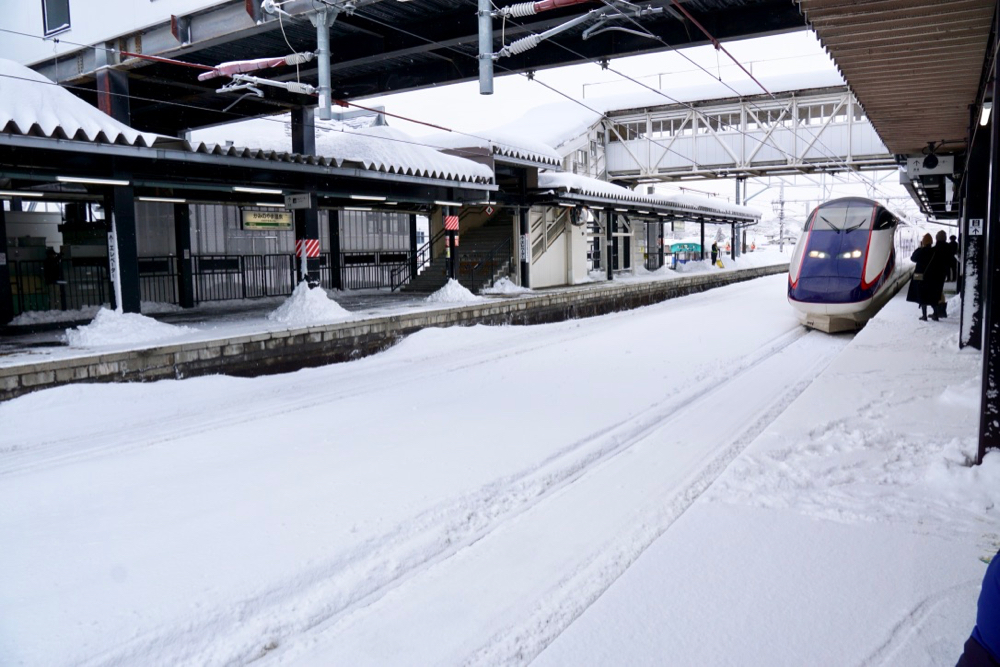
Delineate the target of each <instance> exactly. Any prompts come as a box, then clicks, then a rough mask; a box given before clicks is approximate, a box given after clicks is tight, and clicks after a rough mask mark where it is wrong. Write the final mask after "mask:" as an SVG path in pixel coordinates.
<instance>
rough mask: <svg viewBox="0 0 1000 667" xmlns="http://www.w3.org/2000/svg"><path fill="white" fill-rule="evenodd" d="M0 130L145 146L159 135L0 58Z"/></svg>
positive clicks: (27, 69)
mask: <svg viewBox="0 0 1000 667" xmlns="http://www.w3.org/2000/svg"><path fill="white" fill-rule="evenodd" d="M0 131H2V132H8V133H15V134H24V135H29V136H41V137H51V138H55V139H73V140H76V141H92V142H101V143H106V144H126V145H129V146H145V147H149V146H152V145H153V144H154V143H156V142H157V141H158V140H159V139H161V138H162V137H160V135H157V134H153V133H151V132H139V131H138V130H134V129H132V128H131V127H129V126H128V125H125V124H124V123H120V122H118V121H117V120H115V119H114V118H112V117H111V116H108V115H107V114H105V113H104V112H102V111H101V110H100V109H97V108H95V107H92V106H91V105H89V104H87V103H86V102H84V101H83V100H81V99H80V98H79V97H77V96H76V95H74V94H73V93H71V92H69V91H68V90H65V89H63V88H61V87H60V86H58V85H56V84H55V83H53V82H52V81H49V80H48V79H46V78H45V77H44V76H42V75H41V74H38V73H37V72H35V71H34V70H31V69H29V68H27V67H25V66H23V65H19V64H17V63H15V62H13V61H10V60H3V59H0Z"/></svg>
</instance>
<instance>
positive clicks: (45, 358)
mask: <svg viewBox="0 0 1000 667" xmlns="http://www.w3.org/2000/svg"><path fill="white" fill-rule="evenodd" d="M787 270H788V265H787V263H776V264H772V265H765V266H753V267H750V268H738V267H737V268H733V269H731V270H725V271H711V272H704V273H691V274H676V273H674V272H673V271H668V270H666V269H663V270H661V272H660V273H659V275H651V274H649V273H648V272H647V274H646V276H645V278H646V279H629V278H626V279H623V280H616V281H612V282H597V283H587V284H583V285H577V286H574V287H569V288H559V289H554V290H546V291H541V292H527V293H518V294H508V295H495V296H492V297H487V298H476V299H475V300H473V301H471V302H463V303H460V304H458V305H456V303H454V302H448V301H438V302H433V301H432V302H430V303H428V302H423V301H422V302H420V303H419V305H411V307H410V308H400V307H399V304H398V302H396V305H395V306H394V307H393V306H390V308H389V309H388V311H386V310H381V309H379V308H370V309H368V310H366V311H365V312H362V313H356V314H352V313H348V312H347V311H343V310H340V309H338V312H339V313H343V317H337V314H336V313H335V314H334V315H333V316H331V317H330V318H328V322H329V320H332V319H339V320H340V321H336V322H329V323H315V324H311V325H308V326H307V325H302V324H301V322H302V320H301V319H297V320H291V321H290V320H287V319H286V320H285V321H286V322H290V324H286V325H284V326H283V325H282V322H281V320H280V319H279V320H278V321H277V322H274V321H271V322H268V321H265V320H263V319H258V320H257V321H256V322H255V324H251V325H249V326H246V325H244V326H241V327H238V328H236V329H235V330H233V329H232V328H225V327H222V328H220V329H216V328H213V327H208V328H204V329H201V330H199V331H192V330H190V329H188V328H186V327H181V328H177V329H176V330H175V331H173V332H169V333H168V334H165V335H166V336H167V337H166V338H164V335H161V334H160V333H159V331H156V332H155V334H156V336H157V342H155V343H149V342H145V343H144V342H140V341H142V336H141V335H140V336H138V337H137V338H133V339H132V342H126V343H124V344H119V345H113V346H107V345H104V346H101V345H98V346H93V345H87V342H88V341H87V340H86V338H85V337H83V336H80V335H79V334H76V333H74V331H70V332H69V342H70V345H69V346H65V345H59V346H57V347H56V346H40V347H39V346H32V344H31V343H30V342H27V343H26V344H25V345H24V346H23V347H21V348H18V347H17V345H16V343H15V344H14V346H13V349H11V348H10V346H8V349H7V350H6V351H5V353H4V355H3V356H0V400H7V399H10V398H14V397H16V396H20V395H23V394H26V393H29V392H32V391H36V390H39V389H45V388H49V387H55V386H59V385H64V384H70V383H75V382H133V381H149V380H157V379H164V378H184V377H194V376H201V375H212V374H220V373H221V374H226V375H235V376H244V377H253V376H258V375H266V374H269V373H279V372H288V371H293V370H298V369H300V368H307V367H314V366H321V365H324V364H328V363H334V362H339V361H346V360H350V359H356V358H358V357H362V356H366V355H368V354H372V353H375V352H378V351H380V350H384V349H386V348H387V347H390V346H391V345H393V344H395V343H396V342H398V341H399V340H400V339H402V338H404V337H405V336H407V335H409V334H411V333H413V332H415V331H419V330H421V329H424V328H427V327H449V326H469V325H474V324H491V325H497V324H539V323H544V322H557V321H562V320H566V319H573V318H578V317H591V316H594V315H602V314H605V313H610V312H615V311H620V310H628V309H630V308H637V307H640V306H645V305H650V304H653V303H658V302H660V301H664V300H666V299H672V298H675V297H678V296H683V295H686V294H693V293H696V292H701V291H704V290H707V289H712V288H715V287H721V286H724V285H729V284H733V283H737V282H742V281H745V280H752V279H754V278H759V277H762V276H766V275H773V274H775V273H783V272H786V271H787ZM166 319H169V317H166ZM156 324H158V323H155V322H154V323H153V325H154V326H155V325H156ZM128 326H132V325H131V324H129V323H124V324H122V325H121V328H127V327H128ZM223 332H224V333H223ZM171 337H172V338H173V339H172V340H171V339H170V338H171ZM50 338H51V337H50ZM126 338H127V336H126ZM74 343H76V344H75V345H74Z"/></svg>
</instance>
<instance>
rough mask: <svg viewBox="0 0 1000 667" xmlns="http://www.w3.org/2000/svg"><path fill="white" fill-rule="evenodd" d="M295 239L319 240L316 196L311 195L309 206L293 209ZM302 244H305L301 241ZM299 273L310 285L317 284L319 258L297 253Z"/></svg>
mask: <svg viewBox="0 0 1000 667" xmlns="http://www.w3.org/2000/svg"><path fill="white" fill-rule="evenodd" d="M295 240H296V241H299V240H302V241H311V240H319V210H318V209H317V208H316V197H315V195H313V196H312V197H311V202H310V206H309V208H297V209H295ZM303 245H305V244H304V243H303ZM298 260H299V275H300V276H302V279H303V280H305V281H306V282H308V283H309V286H310V287H315V286H316V285H318V284H319V259H318V258H312V259H309V258H308V257H306V256H305V252H304V251H302V252H300V253H299V257H298Z"/></svg>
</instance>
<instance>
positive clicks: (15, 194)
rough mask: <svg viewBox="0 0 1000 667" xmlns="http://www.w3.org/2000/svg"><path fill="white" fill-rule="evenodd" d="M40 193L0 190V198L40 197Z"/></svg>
mask: <svg viewBox="0 0 1000 667" xmlns="http://www.w3.org/2000/svg"><path fill="white" fill-rule="evenodd" d="M41 196H42V193H41V192H17V191H16V190H0V197H41Z"/></svg>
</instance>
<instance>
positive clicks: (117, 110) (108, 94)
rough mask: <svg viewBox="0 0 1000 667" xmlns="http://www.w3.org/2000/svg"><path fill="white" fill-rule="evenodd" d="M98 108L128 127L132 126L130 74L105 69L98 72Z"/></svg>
mask: <svg viewBox="0 0 1000 667" xmlns="http://www.w3.org/2000/svg"><path fill="white" fill-rule="evenodd" d="M97 108H98V109H100V110H101V111H103V112H104V113H106V114H108V115H109V116H111V117H112V118H114V119H115V120H117V121H120V122H122V123H125V124H126V125H131V124H132V123H131V112H130V111H129V104H128V74H126V73H125V72H121V71H119V70H113V69H108V68H107V67H103V68H101V69H99V70H97Z"/></svg>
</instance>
